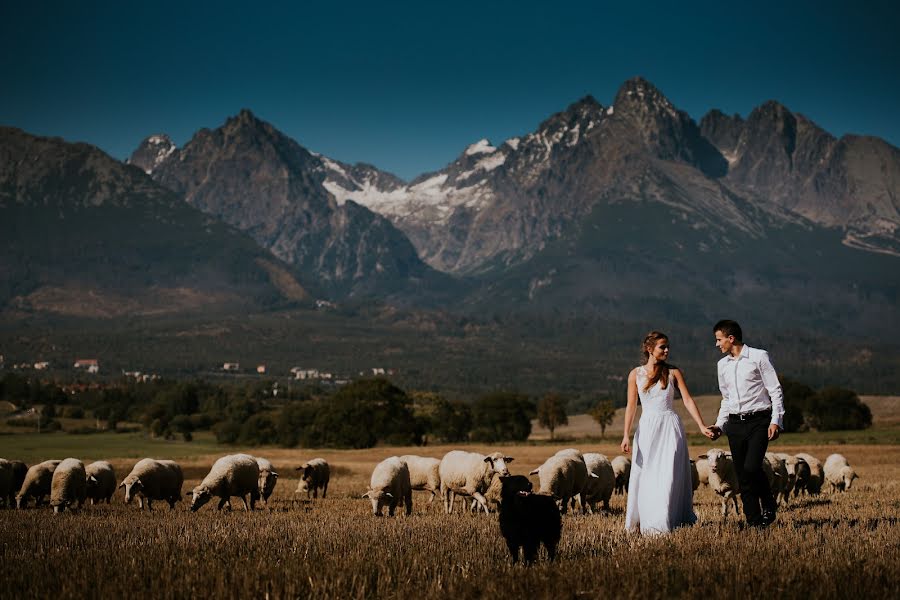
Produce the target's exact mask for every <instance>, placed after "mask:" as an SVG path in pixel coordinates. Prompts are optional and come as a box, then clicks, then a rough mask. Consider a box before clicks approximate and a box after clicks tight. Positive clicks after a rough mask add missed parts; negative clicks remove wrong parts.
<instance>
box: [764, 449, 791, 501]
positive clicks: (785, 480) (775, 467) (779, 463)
mask: <svg viewBox="0 0 900 600" xmlns="http://www.w3.org/2000/svg"><path fill="white" fill-rule="evenodd" d="M765 462H766V463H768V465H769V467H770V468H771V469H772V475H773V476H774V482H773V484H772V485H771V487H770V489H771V490H772V495H773V496H774V497H775V502H776V504H781V503H783V502H787V499H788V494H790V489H789V487H788V486H789V485H790V481H791V480H790V477H789V476H788V470H787V464H785V460H784V459H783V458H781V457H779V456H778V455H777V454H775V453H774V452H766V456H765Z"/></svg>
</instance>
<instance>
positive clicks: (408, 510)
mask: <svg viewBox="0 0 900 600" xmlns="http://www.w3.org/2000/svg"><path fill="white" fill-rule="evenodd" d="M404 500H405V502H406V516H407V517H408V516H409V515H411V514H412V490H410V491H409V492H407V493H406V497H405V498H404Z"/></svg>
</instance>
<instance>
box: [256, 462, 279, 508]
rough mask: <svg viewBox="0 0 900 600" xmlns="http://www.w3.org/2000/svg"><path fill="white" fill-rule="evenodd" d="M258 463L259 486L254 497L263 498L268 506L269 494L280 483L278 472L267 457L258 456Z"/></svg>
mask: <svg viewBox="0 0 900 600" xmlns="http://www.w3.org/2000/svg"><path fill="white" fill-rule="evenodd" d="M256 465H257V466H258V467H259V482H258V485H259V488H258V491H257V495H256V496H255V497H254V499H257V498H262V501H263V502H265V504H266V507H268V506H269V496H271V495H272V492H273V491H275V484H276V483H278V473H277V472H276V471H275V467H273V466H272V463H271V462H269V461H268V460H267V459H265V458H259V457H257V458H256Z"/></svg>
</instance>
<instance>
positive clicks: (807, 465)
mask: <svg viewBox="0 0 900 600" xmlns="http://www.w3.org/2000/svg"><path fill="white" fill-rule="evenodd" d="M762 470H763V473H765V475H766V478H767V479H768V480H769V487H770V488H771V490H772V493H773V494H774V495H775V500H776V502H778V503H779V504H784V503H787V502H788V501H789V500H790V498H791V494H793V495H794V497H796V496H799V495H800V494H808V495H813V496H816V495H818V494H819V493H820V492H821V491H822V486H823V485H824V484H825V482H828V483H830V484H831V490H832V491H833V492H845V491H847V490H849V489H850V487H851V486H852V485H853V480H854V479H857V478H858V475H857V474H856V472H855V471H854V470H853V467H851V466H850V463H849V462H847V459H846V458H845V457H844V456H843V455H842V454H831V455H830V456H828V458H827V459H825V463H824V465H823V464H822V461H820V460H819V459H818V458H816V457H814V456H812V455H811V454H806V453H800V454H797V455H790V454H783V453H773V452H767V453H766V457H765V460H763V464H762ZM691 471H692V473H691V474H692V476H693V479H694V489H695V490H696V489H697V488H698V487H699V486H700V484H701V483H702V484H704V485H708V486H709V487H710V488H711V489H712V490H713V491H714V492H715V493H716V494H718V495H719V496H720V497H721V499H722V517H723V518H727V517H728V504H729V501H730V502H732V503H733V504H734V510H735V512H736V513H740V509H739V508H738V502H737V494H739V493H740V491H741V490H740V485H739V484H738V479H737V473H736V472H735V470H734V464H733V463H732V462H731V454H730V453H728V452H725V451H724V450H718V449H713V450H710V451H709V452H707V453H706V454H703V455H701V456H700V457H698V459H697V460H696V461H691Z"/></svg>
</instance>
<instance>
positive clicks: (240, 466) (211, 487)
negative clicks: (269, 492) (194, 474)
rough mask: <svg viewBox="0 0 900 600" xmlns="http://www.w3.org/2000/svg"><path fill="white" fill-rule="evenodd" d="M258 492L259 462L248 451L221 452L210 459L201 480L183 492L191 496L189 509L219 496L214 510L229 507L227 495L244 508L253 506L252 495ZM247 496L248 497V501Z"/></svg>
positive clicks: (194, 510)
mask: <svg viewBox="0 0 900 600" xmlns="http://www.w3.org/2000/svg"><path fill="white" fill-rule="evenodd" d="M257 493H259V465H258V464H257V463H256V459H255V458H254V457H252V456H250V455H249V454H231V455H228V456H223V457H222V458H220V459H219V460H217V461H216V462H214V463H213V466H212V468H211V469H210V470H209V473H207V475H206V477H204V478H203V481H201V482H200V484H199V485H197V486H196V487H195V488H194V489H193V490H191V491H190V492H188V494H187V495H189V496H191V512H197V511H198V510H199V509H200V507H201V506H203V505H204V504H206V503H207V502H209V501H210V500H211V499H212V498H213V497H216V498H219V506H218V507H217V508H218V510H222V507H223V506H227V507H228V509H229V510H230V509H231V497H232V496H237V497H239V498H240V499H241V502H243V503H244V510H245V511H250V510H252V509H253V496H254V494H257ZM248 498H249V501H248Z"/></svg>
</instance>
